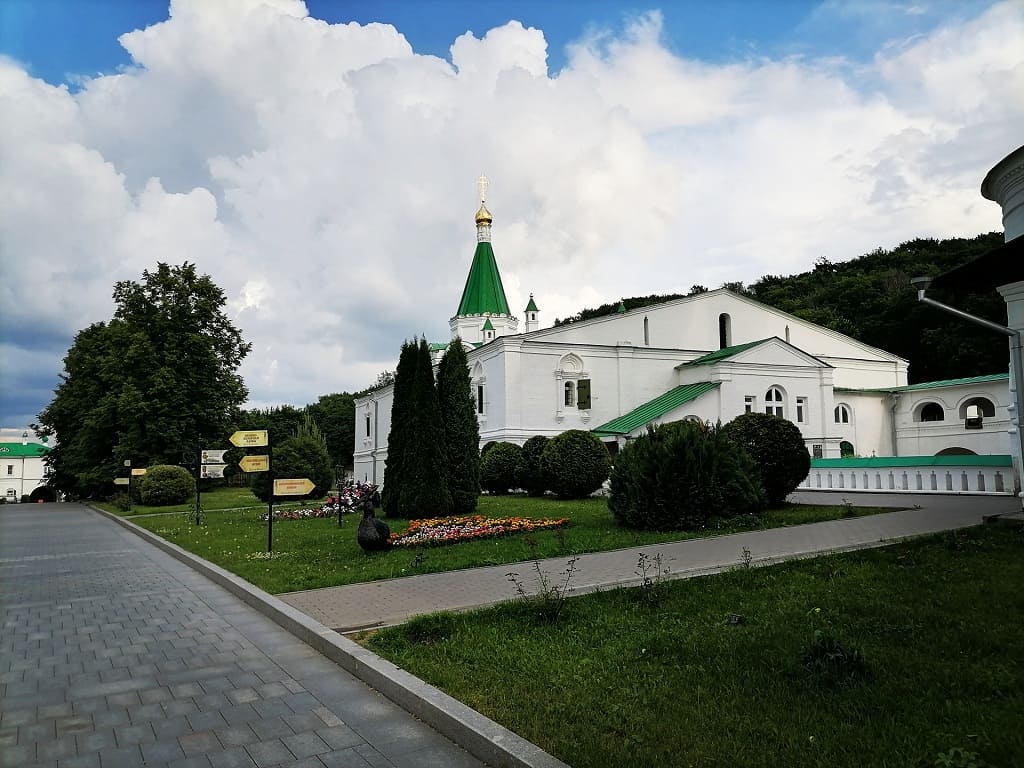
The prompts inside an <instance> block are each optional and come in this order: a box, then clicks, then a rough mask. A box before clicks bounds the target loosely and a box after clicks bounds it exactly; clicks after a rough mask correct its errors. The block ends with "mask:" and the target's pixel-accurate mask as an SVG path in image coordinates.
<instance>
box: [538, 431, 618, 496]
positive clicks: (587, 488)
mask: <svg viewBox="0 0 1024 768" xmlns="http://www.w3.org/2000/svg"><path fill="white" fill-rule="evenodd" d="M611 464H612V461H611V456H609V455H608V449H607V448H605V447H604V443H602V442H601V441H600V440H599V439H598V438H597V436H596V435H593V434H591V433H590V432H584V431H583V430H581V429H570V430H569V431H567V432H563V433H562V434H560V435H556V436H555V437H553V438H551V439H550V440H549V441H548V444H547V445H546V446H544V452H543V453H542V454H541V466H542V468H543V472H544V484H545V485H546V486H547V490H549V491H552V492H554V493H555V494H556V495H557V496H558V497H559V498H562V499H582V498H585V497H587V496H589V495H590V494H592V493H593V492H594V491H596V490H597V489H598V488H600V487H601V486H602V485H603V484H604V481H605V480H607V479H608V471H609V469H610V468H611Z"/></svg>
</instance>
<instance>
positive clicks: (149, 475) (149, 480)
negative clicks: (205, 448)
mask: <svg viewBox="0 0 1024 768" xmlns="http://www.w3.org/2000/svg"><path fill="white" fill-rule="evenodd" d="M195 493H196V481H195V478H194V477H192V473H191V472H189V471H188V470H187V469H185V468H184V467H176V466H173V465H171V464H158V465H156V466H155V467H150V468H149V469H147V470H146V474H144V475H143V476H142V482H141V483H139V500H140V501H141V502H142V503H143V504H145V505H146V506H149V507H166V506H168V505H170V504H181V503H183V502H185V501H188V500H189V498H191V497H192V496H195Z"/></svg>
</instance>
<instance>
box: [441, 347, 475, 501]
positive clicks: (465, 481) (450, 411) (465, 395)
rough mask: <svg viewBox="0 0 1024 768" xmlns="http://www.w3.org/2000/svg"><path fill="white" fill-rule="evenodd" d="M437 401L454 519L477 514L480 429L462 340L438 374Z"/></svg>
mask: <svg viewBox="0 0 1024 768" xmlns="http://www.w3.org/2000/svg"><path fill="white" fill-rule="evenodd" d="M437 399H438V402H439V403H440V406H441V422H442V424H443V425H444V446H445V451H446V454H447V455H446V459H447V462H446V466H447V472H446V474H447V477H448V490H449V491H450V492H451V495H452V509H453V512H454V513H455V514H456V515H468V514H471V513H473V512H475V511H476V502H477V497H479V496H480V425H479V424H478V423H477V418H476V408H475V407H474V406H473V395H472V390H471V388H470V380H469V366H468V365H467V363H466V350H465V349H464V348H463V346H462V339H460V338H459V337H457V336H456V337H455V338H454V339H452V342H451V344H449V345H448V349H447V350H445V353H444V357H442V358H441V365H440V368H439V370H438V372H437Z"/></svg>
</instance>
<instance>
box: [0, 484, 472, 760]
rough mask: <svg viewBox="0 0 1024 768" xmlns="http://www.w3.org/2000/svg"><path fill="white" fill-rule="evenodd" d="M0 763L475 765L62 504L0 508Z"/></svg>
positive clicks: (178, 569)
mask: <svg viewBox="0 0 1024 768" xmlns="http://www.w3.org/2000/svg"><path fill="white" fill-rule="evenodd" d="M0 611H2V614H3V634H2V637H0V766H3V767H5V768H6V767H7V766H10V767H11V768H14V767H15V766H16V767H17V768H26V767H27V766H34V765H40V766H59V768H75V767H76V766H79V767H83V768H84V767H88V768H116V767H117V766H125V767H126V768H138V767H139V766H147V768H148V767H152V766H175V768H186V767H187V766H188V767H193V766H195V767H201V768H234V767H237V766H247V767H251V766H259V768H264V766H273V765H287V766H295V767H296V768H314V767H315V768H323V767H324V766H328V767H332V766H344V767H345V768H367V767H369V766H373V767H375V768H376V767H383V766H388V767H391V766H394V768H415V767H417V766H445V767H446V768H447V767H449V766H450V767H451V768H459V767H461V766H478V765H481V764H480V763H479V762H478V761H477V760H475V759H474V758H472V757H471V756H469V755H468V754H467V753H466V752H465V751H463V750H462V749H461V748H459V747H458V746H456V745H454V744H452V743H451V742H450V741H448V740H446V739H445V738H443V737H442V736H440V735H439V734H437V733H436V732H435V731H433V730H432V729H430V728H429V727H427V726H425V725H424V724H423V723H421V722H419V721H418V720H416V719H415V718H413V717H412V716H411V715H409V714H408V713H406V712H405V711H404V710H402V709H400V708H399V707H397V706H396V705H394V704H392V703H391V702H390V701H388V700H387V699H385V698H384V697H382V696H381V695H380V694H378V693H377V692H375V691H373V690H372V689H370V688H368V687H367V686H366V685H365V684H363V683H362V682H360V681H359V680H357V679H355V678H354V677H352V676H351V675H349V674H348V673H347V672H344V671H343V670H341V669H339V668H338V667H337V666H336V665H335V664H333V663H331V662H330V661H328V660H327V659H325V658H324V657H323V656H321V655H320V654H318V653H317V652H315V651H313V650H312V649H311V648H309V646H307V645H305V644H304V643H302V642H300V641H299V640H297V639H296V638H295V637H293V636H292V635H291V634H289V633H288V632H286V631H285V630H283V629H281V628H280V627H278V626H277V625H276V624H274V623H273V622H271V621H270V620H269V619H267V618H265V617H263V616H262V615H260V614H259V613H257V612H256V611H255V610H253V609H252V608H250V607H248V606H247V605H245V604H244V603H242V602H241V601H240V600H239V599H238V598H236V597H234V596H233V595H231V594H229V593H228V592H226V591H225V590H223V589H221V588H220V587H218V586H216V585H214V584H212V583H211V582H210V581H208V580H207V579H206V578H205V577H203V576H201V575H199V574H197V573H195V572H194V571H192V570H191V569H189V568H188V567H186V566H184V565H182V564H180V563H178V562H177V561H176V560H173V559H172V558H170V557H169V556H167V555H165V554H164V553H162V552H160V551H159V550H157V549H156V548H154V547H152V546H150V545H149V544H147V543H146V542H144V541H142V540H141V539H140V538H138V537H137V536H134V535H132V534H130V533H128V532H126V531H124V530H122V529H121V528H120V527H118V526H117V525H115V524H113V523H111V522H109V521H107V520H105V519H103V518H102V517H101V516H100V515H98V514H96V513H94V512H92V511H91V510H88V509H86V508H85V507H82V506H79V505H76V504H31V505H29V504H18V505H4V506H0Z"/></svg>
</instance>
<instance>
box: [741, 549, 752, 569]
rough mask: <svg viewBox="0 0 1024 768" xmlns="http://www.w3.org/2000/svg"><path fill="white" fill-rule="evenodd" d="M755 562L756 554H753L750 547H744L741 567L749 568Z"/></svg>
mask: <svg viewBox="0 0 1024 768" xmlns="http://www.w3.org/2000/svg"><path fill="white" fill-rule="evenodd" d="M753 562H754V555H753V554H751V552H750V550H749V549H747V548H746V547H744V548H743V551H742V552H740V567H741V568H744V569H749V568H750V567H751V564H752V563H753Z"/></svg>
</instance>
